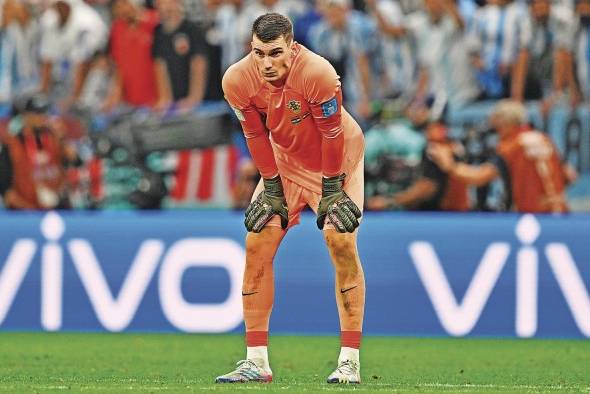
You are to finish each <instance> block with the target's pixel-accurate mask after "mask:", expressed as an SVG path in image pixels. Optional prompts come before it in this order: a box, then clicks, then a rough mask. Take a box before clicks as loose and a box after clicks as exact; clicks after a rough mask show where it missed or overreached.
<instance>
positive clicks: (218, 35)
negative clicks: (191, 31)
mask: <svg viewBox="0 0 590 394" xmlns="http://www.w3.org/2000/svg"><path fill="white" fill-rule="evenodd" d="M222 3H223V2H222V0H204V1H203V4H204V6H205V17H204V18H203V19H202V21H201V23H200V25H199V27H200V28H201V30H202V31H203V33H204V37H205V50H206V52H207V86H206V87H205V95H204V100H209V101H221V100H223V90H222V89H221V78H222V77H223V70H222V66H221V61H222V56H223V55H222V50H223V49H222V39H223V38H222V34H223V32H222V30H221V27H222V26H221V25H220V24H219V21H218V19H217V14H218V12H219V11H220V8H221V6H222Z"/></svg>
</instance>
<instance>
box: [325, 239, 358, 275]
mask: <svg viewBox="0 0 590 394" xmlns="http://www.w3.org/2000/svg"><path fill="white" fill-rule="evenodd" d="M324 238H325V239H326V245H327V246H328V250H329V252H330V256H332V261H333V262H334V265H335V266H336V269H339V268H343V269H346V268H348V267H352V266H356V264H357V261H358V258H357V250H356V237H355V236H354V234H341V233H337V232H336V231H326V232H325V233H324Z"/></svg>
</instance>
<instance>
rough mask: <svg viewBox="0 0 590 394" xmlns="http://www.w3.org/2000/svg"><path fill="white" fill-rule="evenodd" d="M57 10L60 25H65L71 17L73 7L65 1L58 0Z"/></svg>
mask: <svg viewBox="0 0 590 394" xmlns="http://www.w3.org/2000/svg"><path fill="white" fill-rule="evenodd" d="M55 11H57V15H58V18H59V25H60V26H61V27H63V26H64V25H65V24H66V23H67V22H68V20H69V19H70V14H71V13H72V7H71V6H70V5H69V4H68V3H66V2H65V1H58V2H57V3H55Z"/></svg>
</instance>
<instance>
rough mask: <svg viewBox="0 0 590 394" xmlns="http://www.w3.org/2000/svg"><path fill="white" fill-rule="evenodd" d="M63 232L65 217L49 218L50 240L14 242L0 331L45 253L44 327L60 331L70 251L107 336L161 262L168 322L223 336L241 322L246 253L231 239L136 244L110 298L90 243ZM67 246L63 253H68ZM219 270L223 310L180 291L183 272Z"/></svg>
mask: <svg viewBox="0 0 590 394" xmlns="http://www.w3.org/2000/svg"><path fill="white" fill-rule="evenodd" d="M64 231H65V225H64V222H63V220H62V218H61V217H60V216H59V215H57V214H56V213H53V212H50V213H48V214H47V215H46V216H45V217H44V219H43V221H42V223H41V232H42V234H43V236H44V237H45V238H46V240H47V242H46V243H45V244H43V245H37V243H36V242H35V241H34V240H32V239H20V240H18V241H16V242H15V244H14V245H13V247H12V250H11V251H10V253H9V255H8V258H7V261H6V262H5V264H4V267H3V269H2V271H0V325H1V324H2V323H3V321H4V319H5V318H6V315H7V313H8V311H9V310H10V307H11V306H12V303H13V301H14V297H15V295H16V293H17V291H18V289H19V288H20V286H21V284H22V282H23V279H24V277H25V275H26V273H27V271H28V270H29V267H30V266H31V263H32V261H33V258H34V256H35V254H36V253H37V250H38V249H39V248H40V249H41V324H42V326H43V328H44V329H45V330H49V331H55V330H59V329H60V328H61V326H62V305H63V295H62V290H63V264H64V263H63V257H64V253H68V254H69V256H70V257H71V260H72V261H73V263H74V266H75V269H76V271H77V273H78V275H79V276H80V279H81V282H82V284H83V286H84V288H85V290H86V293H87V294H88V297H89V299H90V302H91V304H92V306H93V308H94V311H95V313H96V316H97V318H98V320H99V322H100V323H101V324H102V325H103V326H104V328H106V329H107V330H109V331H121V330H124V329H125V328H126V327H127V326H128V325H129V324H130V323H131V321H132V319H133V317H134V316H135V312H136V311H137V308H138V306H139V304H140V302H141V300H142V299H143V296H144V294H145V291H146V289H147V287H148V285H149V283H150V281H151V280H152V278H153V276H154V273H155V271H156V269H157V267H158V265H159V263H160V262H161V265H160V271H159V276H158V292H159V297H160V304H161V306H162V310H163V312H164V315H165V316H166V318H167V319H168V321H169V322H170V323H171V324H172V325H173V326H175V327H176V328H178V329H180V330H182V331H187V332H225V331H229V330H232V329H234V328H235V327H236V326H237V325H238V324H240V323H241V322H242V300H241V298H242V297H241V287H242V275H243V264H244V261H245V253H244V249H243V248H242V247H241V246H240V245H239V244H238V243H236V242H235V241H233V240H231V239H226V238H185V239H181V240H179V241H177V242H175V243H174V244H172V245H170V246H169V247H168V249H166V246H165V244H164V242H162V241H161V240H158V239H148V240H145V241H144V242H142V243H141V244H140V245H139V248H138V251H137V254H136V256H135V259H134V260H133V262H132V264H131V268H130V269H129V272H128V273H127V276H126V277H125V279H124V281H123V284H122V286H121V289H120V291H119V294H116V295H115V294H112V293H111V291H110V289H109V286H108V284H107V281H106V279H105V276H104V273H103V271H102V269H101V265H100V262H99V261H98V259H97V257H96V254H95V253H94V249H93V247H92V244H91V243H90V242H89V241H88V240H86V239H72V240H70V241H68V242H67V243H66V245H63V246H62V244H60V243H58V242H59V240H60V238H61V237H62V235H63V233H64ZM64 246H65V248H64ZM204 266H206V267H211V266H214V267H221V268H223V269H225V270H226V271H227V273H228V275H229V278H230V290H229V294H228V296H227V299H226V300H225V301H224V302H222V303H219V304H191V303H188V302H187V301H186V300H185V299H184V297H183V295H182V290H181V281H182V276H183V274H184V272H185V271H186V270H187V269H188V268H191V267H204Z"/></svg>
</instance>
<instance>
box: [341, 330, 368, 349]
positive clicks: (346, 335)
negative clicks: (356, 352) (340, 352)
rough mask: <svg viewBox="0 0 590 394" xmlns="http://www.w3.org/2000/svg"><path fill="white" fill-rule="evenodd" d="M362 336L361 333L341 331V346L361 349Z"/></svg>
mask: <svg viewBox="0 0 590 394" xmlns="http://www.w3.org/2000/svg"><path fill="white" fill-rule="evenodd" d="M362 335H363V333H362V332H361V331H340V344H341V345H342V347H351V348H353V349H359V348H360V347H361V337H362Z"/></svg>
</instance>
